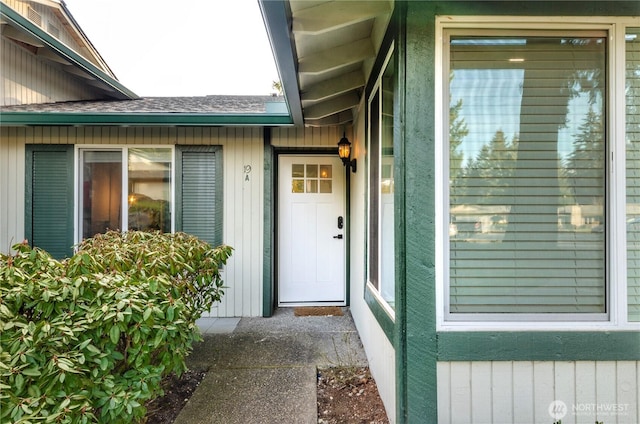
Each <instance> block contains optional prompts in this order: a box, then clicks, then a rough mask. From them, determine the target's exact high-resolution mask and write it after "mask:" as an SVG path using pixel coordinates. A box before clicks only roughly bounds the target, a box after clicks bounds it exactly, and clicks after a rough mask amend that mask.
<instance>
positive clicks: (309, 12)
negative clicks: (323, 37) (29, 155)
mask: <svg viewBox="0 0 640 424" xmlns="http://www.w3.org/2000/svg"><path fill="white" fill-rule="evenodd" d="M390 12H391V10H390V6H389V3H387V2H384V1H373V2H362V1H350V2H331V3H323V4H320V5H317V6H314V7H310V8H308V9H303V10H301V11H300V12H299V13H297V14H296V17H295V20H294V22H293V32H297V33H306V34H321V33H324V32H327V31H333V30H336V29H338V28H342V27H345V26H348V25H353V24H354V23H357V22H363V21H366V20H369V19H373V18H375V17H376V16H379V15H384V14H386V13H390Z"/></svg>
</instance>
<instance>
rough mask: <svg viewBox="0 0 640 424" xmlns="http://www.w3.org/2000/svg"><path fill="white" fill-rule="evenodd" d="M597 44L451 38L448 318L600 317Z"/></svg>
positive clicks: (600, 69) (601, 57)
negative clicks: (586, 314)
mask: <svg viewBox="0 0 640 424" xmlns="http://www.w3.org/2000/svg"><path fill="white" fill-rule="evenodd" d="M605 40H606V38H605V35H604V33H603V36H596V37H591V36H589V37H575V38H566V37H564V38H561V37H553V36H551V37H490V36H476V37H469V36H460V37H456V36H452V38H451V47H450V49H451V54H450V57H451V62H450V65H451V70H450V72H451V74H450V83H449V84H450V98H451V99H452V100H451V104H450V105H449V108H450V110H449V131H450V137H449V143H450V146H449V152H450V163H449V166H450V168H449V169H450V175H449V180H450V181H449V183H450V214H451V221H452V225H454V223H455V224H457V225H458V226H457V228H456V229H455V231H453V232H452V231H451V229H450V236H451V243H450V247H451V250H450V279H451V280H450V290H451V298H452V303H451V311H452V312H604V287H605V286H604V254H605V249H604V234H603V232H597V231H593V229H594V228H595V227H597V225H598V224H600V223H603V222H604V208H603V203H604V199H605V191H604V189H605V180H604V169H605V160H604V159H605V150H604V149H605V142H604V140H605V139H604V131H603V126H602V116H603V114H604V101H603V98H604V97H603V90H604V86H605V84H604V70H605V64H606V56H605ZM490 134H492V135H490ZM508 134H513V135H512V136H511V137H509V136H508ZM563 214H567V215H569V218H568V219H566V220H565V221H563V219H562V215H563ZM480 263H481V264H482V265H481V266H478V265H477V264H480ZM578 270H579V272H577V271H578ZM549 282H551V284H550V283H549ZM514 296H516V297H517V299H518V300H517V301H515V303H514V304H511V303H513V302H514V299H515V298H514ZM509 299H511V300H509Z"/></svg>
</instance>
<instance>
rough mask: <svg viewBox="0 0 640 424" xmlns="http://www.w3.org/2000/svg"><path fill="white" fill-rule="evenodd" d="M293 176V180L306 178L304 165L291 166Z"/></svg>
mask: <svg viewBox="0 0 640 424" xmlns="http://www.w3.org/2000/svg"><path fill="white" fill-rule="evenodd" d="M291 176H292V177H293V178H304V165H301V164H293V165H291Z"/></svg>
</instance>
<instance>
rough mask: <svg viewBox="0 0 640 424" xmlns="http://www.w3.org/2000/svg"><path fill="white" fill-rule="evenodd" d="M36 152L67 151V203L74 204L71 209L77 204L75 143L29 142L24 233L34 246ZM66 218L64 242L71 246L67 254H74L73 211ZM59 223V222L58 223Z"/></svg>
mask: <svg viewBox="0 0 640 424" xmlns="http://www.w3.org/2000/svg"><path fill="white" fill-rule="evenodd" d="M35 152H63V153H66V163H67V165H68V166H67V171H66V177H65V178H66V183H65V186H66V193H67V198H66V204H67V205H72V206H71V209H72V210H73V207H74V206H73V205H74V204H75V199H74V190H73V187H74V184H73V181H74V177H73V171H74V166H73V163H74V151H73V145H70V144H55V145H52V144H27V145H25V178H24V181H25V195H24V214H25V216H24V235H25V239H27V240H28V241H29V244H30V245H31V246H33V226H34V222H33V219H34V217H33V196H34V194H35V193H34V192H33V177H34V175H33V171H34V169H33V167H34V163H33V160H34V158H33V154H34V153H35ZM65 218H66V222H64V223H63V224H62V225H64V226H66V228H67V232H66V234H65V238H66V240H65V241H64V244H65V245H66V246H69V248H68V250H67V252H66V255H67V256H71V255H72V254H73V244H74V241H73V230H74V223H73V213H69V214H67V216H66V217H65ZM52 225H54V223H52ZM58 225H59V224H58ZM57 259H61V258H57Z"/></svg>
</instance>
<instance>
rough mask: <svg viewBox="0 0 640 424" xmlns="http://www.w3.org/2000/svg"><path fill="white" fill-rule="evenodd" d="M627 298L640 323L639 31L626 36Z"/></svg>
mask: <svg viewBox="0 0 640 424" xmlns="http://www.w3.org/2000/svg"><path fill="white" fill-rule="evenodd" d="M625 47H626V49H625V50H626V56H627V66H626V112H627V114H626V115H627V123H626V134H627V138H626V154H627V224H626V226H627V296H628V316H629V321H640V28H630V29H628V30H627V36H626V43H625Z"/></svg>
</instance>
